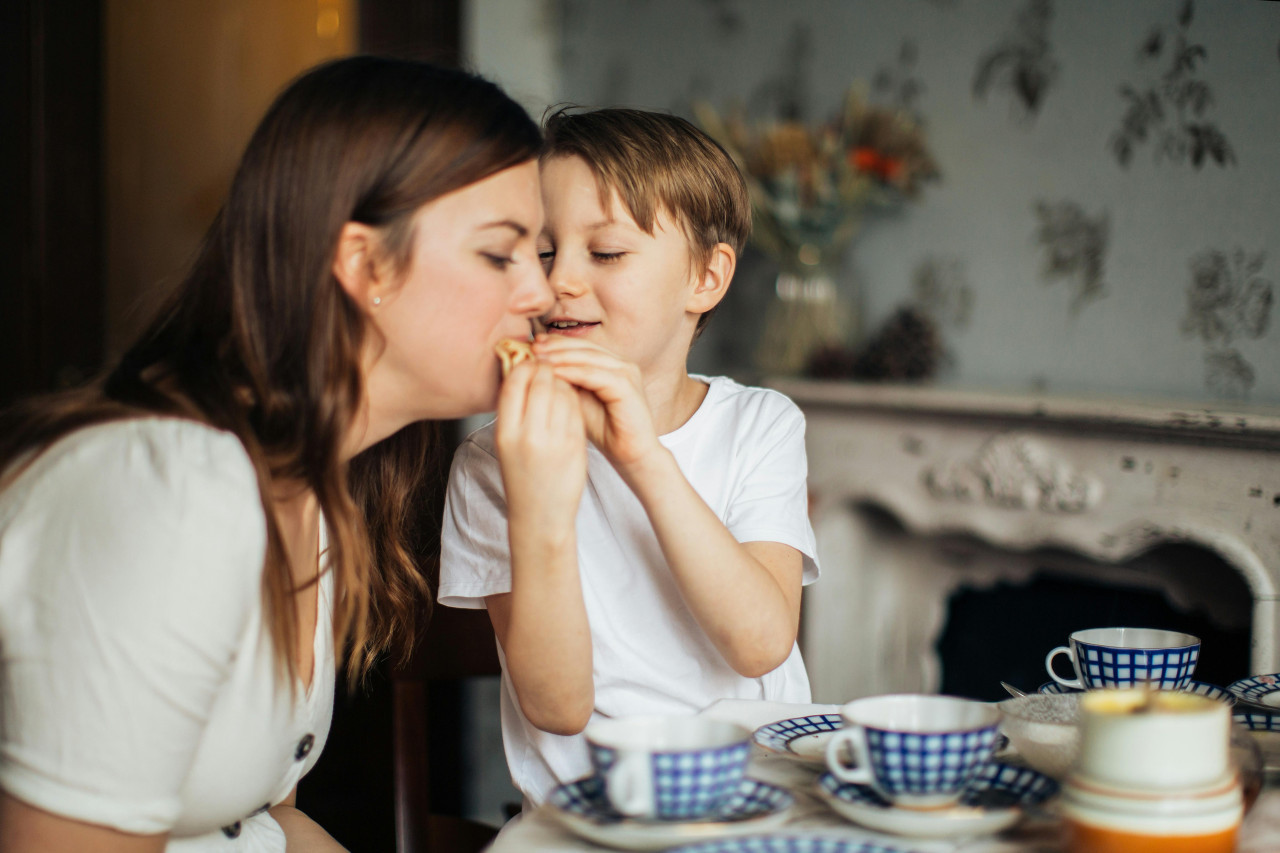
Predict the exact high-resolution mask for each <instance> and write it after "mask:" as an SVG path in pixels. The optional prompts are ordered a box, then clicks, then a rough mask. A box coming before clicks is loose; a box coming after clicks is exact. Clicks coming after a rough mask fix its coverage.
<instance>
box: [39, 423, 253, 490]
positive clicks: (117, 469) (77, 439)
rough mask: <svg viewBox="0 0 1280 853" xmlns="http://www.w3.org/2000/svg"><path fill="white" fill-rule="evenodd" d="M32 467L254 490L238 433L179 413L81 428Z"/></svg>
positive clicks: (250, 466)
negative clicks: (196, 481)
mask: <svg viewBox="0 0 1280 853" xmlns="http://www.w3.org/2000/svg"><path fill="white" fill-rule="evenodd" d="M31 468H32V469H33V470H32V471H31V472H30V473H33V474H34V473H37V472H39V473H43V474H45V475H50V474H57V473H66V472H68V471H69V470H74V471H77V472H80V473H81V474H83V475H86V476H112V477H124V478H126V479H128V480H145V479H154V480H156V481H157V482H158V483H168V484H171V485H177V484H178V483H180V482H181V481H183V480H185V479H187V478H190V477H198V478H202V479H203V478H210V479H212V480H213V481H214V482H222V483H226V484H227V485H240V486H242V487H244V488H247V489H252V490H253V491H255V492H256V491H257V475H256V473H255V472H254V468H253V462H252V461H251V460H250V459H249V454H248V451H246V450H245V447H244V445H243V444H242V443H241V442H240V439H239V438H237V437H236V436H235V435H233V434H232V433H229V432H226V431H224V430H220V429H216V428H214V427H211V426H209V425H208V424H202V423H199V422H197V421H192V420H187V419H183V418H162V417H143V418H128V419H123V420H117V421H109V422H107V423H102V424H94V425H92V426H87V427H82V428H81V429H78V430H75V431H74V432H72V433H69V434H68V435H66V436H63V437H62V438H60V439H59V440H57V441H56V442H54V443H53V444H52V445H50V446H49V447H48V448H47V449H46V450H45V451H44V452H43V453H42V454H40V456H39V457H38V458H37V459H36V460H35V462H34V463H33V464H32V466H31Z"/></svg>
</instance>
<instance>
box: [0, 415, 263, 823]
mask: <svg viewBox="0 0 1280 853" xmlns="http://www.w3.org/2000/svg"><path fill="white" fill-rule="evenodd" d="M83 432H84V433H86V434H88V437H87V438H86V437H85V436H82V435H80V434H73V435H72V436H71V437H69V438H67V439H64V440H63V442H60V443H59V444H55V445H54V446H53V447H52V448H50V449H49V450H48V451H46V453H45V455H44V456H42V457H38V458H37V459H36V460H35V462H33V463H32V466H31V468H29V469H28V470H27V471H26V472H25V473H24V474H23V475H22V476H21V477H19V479H18V480H16V481H15V482H14V483H13V484H12V486H11V487H10V488H11V490H12V491H11V492H10V493H9V494H5V495H2V496H0V498H2V499H0V508H2V510H0V703H2V704H0V732H2V735H0V787H3V788H4V789H5V790H6V791H7V792H8V793H9V794H11V795H12V796H14V797H16V798H17V799H20V800H23V801H24V802H27V803H29V804H31V805H34V806H36V807H38V808H41V809H43V810H45V811H48V812H51V813H54V814H58V815H61V816H64V817H70V818H73V819H76V820H81V821H85V822H88V823H94V824H100V825H105V826H110V827H114V828H116V829H119V830H122V831H125V832H132V833H140V834H149V833H160V832H165V831H168V830H169V829H171V828H172V826H173V824H174V822H175V821H176V820H177V817H178V815H179V812H180V808H181V801H180V792H181V789H182V786H183V782H184V780H185V778H186V776H187V774H188V772H189V770H190V767H191V765H192V762H193V760H194V757H195V753H196V750H197V747H198V745H199V743H200V738H201V735H202V733H203V729H204V727H205V725H206V723H207V721H208V719H209V715H210V711H211V709H212V707H213V705H214V703H215V702H216V701H217V697H218V695H219V689H220V687H221V686H222V685H223V683H224V682H225V679H226V677H227V675H228V673H229V670H230V667H231V665H232V662H233V660H234V657H235V654H236V651H237V649H238V648H239V646H240V642H241V638H242V636H243V634H244V632H245V630H246V629H247V626H248V619H249V615H250V614H251V612H252V610H253V607H254V606H255V604H256V602H257V601H258V600H260V599H259V596H260V595H261V578H262V565H263V557H264V554H265V547H266V546H265V543H266V529H265V521H264V516H263V510H262V504H261V499H260V497H259V491H258V487H257V480H256V477H255V474H254V470H253V467H252V465H251V463H250V462H249V459H248V457H247V455H246V454H245V452H244V448H243V447H242V446H241V444H240V443H239V441H238V440H237V439H236V438H235V437H234V436H231V435H229V434H226V433H220V432H217V431H215V430H212V429H209V428H207V427H203V426H200V425H197V424H191V423H183V422H178V421H155V420H152V421H138V422H124V423H121V424H111V425H107V426H102V427H93V428H90V429H88V430H85V431H83ZM67 445H70V446H69V447H68V446H67Z"/></svg>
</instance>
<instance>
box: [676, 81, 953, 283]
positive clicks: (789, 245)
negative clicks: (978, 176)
mask: <svg viewBox="0 0 1280 853" xmlns="http://www.w3.org/2000/svg"><path fill="white" fill-rule="evenodd" d="M694 110H695V115H696V117H697V119H698V122H699V123H700V124H701V125H702V127H703V129H704V130H706V131H707V132H708V133H709V134H710V135H711V136H712V137H714V138H715V139H716V141H717V142H719V143H720V144H721V145H723V146H724V148H725V149H726V150H727V151H728V152H729V153H730V155H731V156H733V157H734V159H735V160H736V161H737V162H738V165H739V167H740V168H741V169H742V171H743V174H744V175H745V177H746V179H747V185H748V188H749V189H750V192H751V200H752V203H753V205H754V207H755V214H756V216H755V229H754V234H753V236H752V239H753V241H754V242H755V244H756V245H757V246H758V247H759V248H760V249H761V250H763V251H764V252H766V253H767V254H769V255H771V256H772V257H773V258H774V259H775V260H777V262H778V264H779V265H780V266H781V267H782V268H783V269H784V270H785V271H788V272H792V273H796V274H802V273H804V272H805V271H806V269H805V268H807V267H808V268H811V267H815V266H827V265H831V264H835V263H839V257H840V255H841V254H842V253H843V252H844V250H845V248H847V246H848V244H849V241H850V240H852V238H853V237H854V235H855V234H856V233H857V231H858V227H859V225H860V223H861V219H862V215H863V213H864V212H865V211H866V210H867V209H868V208H871V207H877V206H878V207H892V206H894V205H896V204H899V203H900V202H902V201H904V200H907V199H912V198H915V197H916V196H918V195H919V193H920V189H921V186H922V184H924V182H926V181H928V180H931V179H933V178H936V177H937V176H938V167H937V164H936V163H935V161H934V159H933V155H932V154H930V152H929V149H928V146H927V145H926V144H925V139H924V132H923V130H922V128H921V126H920V124H919V123H918V122H917V121H916V120H914V119H913V118H912V117H911V116H910V115H908V114H907V113H906V112H904V111H902V110H897V109H891V108H887V107H879V106H872V105H869V104H867V103H866V101H865V99H864V98H863V97H862V96H861V95H860V94H859V92H858V89H857V88H856V87H852V88H850V90H849V92H848V94H847V95H846V97H845V99H844V104H843V107H842V109H841V110H840V112H839V114H838V115H837V116H835V117H834V118H832V119H830V120H828V121H824V122H821V123H819V124H804V123H801V122H799V121H794V120H785V121H779V120H773V121H765V122H755V123H753V122H750V121H748V119H747V118H746V116H744V115H743V114H742V113H741V111H736V112H731V113H729V114H728V115H727V116H724V117H722V116H721V115H720V114H719V113H717V112H716V111H715V110H714V109H713V108H712V107H711V106H709V105H708V104H705V103H701V104H697V105H695V107H694Z"/></svg>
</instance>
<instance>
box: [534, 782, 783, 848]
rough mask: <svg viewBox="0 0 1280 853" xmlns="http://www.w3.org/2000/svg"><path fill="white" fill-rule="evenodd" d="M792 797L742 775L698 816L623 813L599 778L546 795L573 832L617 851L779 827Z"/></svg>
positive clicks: (686, 842) (562, 822)
mask: <svg viewBox="0 0 1280 853" xmlns="http://www.w3.org/2000/svg"><path fill="white" fill-rule="evenodd" d="M794 802H795V798H794V797H793V796H791V794H789V793H788V792H787V791H785V790H783V789H782V788H779V787H777V786H776V785H770V784H769V783H768V782H762V781H760V780H759V779H751V778H746V779H743V780H742V785H741V786H740V787H739V788H738V792H737V793H736V794H734V796H733V798H732V799H730V800H729V801H728V802H727V803H726V804H725V805H724V806H722V807H721V808H720V809H718V810H717V811H716V812H715V814H714V815H712V816H710V817H707V818H704V819H702V820H690V821H663V820H637V819H633V818H627V817H623V816H622V815H620V814H618V813H617V812H616V811H614V810H613V807H612V806H610V805H609V801H608V800H607V799H605V796H604V783H603V782H601V780H600V779H599V777H596V776H587V777H585V778H583V779H579V780H577V781H576V782H569V783H568V784H565V785H560V786H559V787H557V788H556V789H555V790H554V791H552V792H551V795H550V796H549V797H548V798H547V803H548V805H549V806H550V807H551V813H552V814H553V815H555V817H556V819H557V820H559V821H560V823H561V824H562V825H564V827H565V828H566V829H568V830H569V831H570V832H572V833H573V834H574V835H577V836H578V837H579V838H584V839H586V840H587V841H591V842H594V843H596V844H601V845H604V846H605V847H614V848H617V849H619V850H664V849H666V848H668V847H673V846H675V845H677V844H689V843H691V842H695V841H705V840H708V839H713V838H725V837H729V836H737V835H747V834H750V833H758V832H764V831H765V830H768V829H773V828H774V827H777V826H780V825H781V824H782V823H783V822H785V821H786V819H787V817H788V816H789V814H790V811H791V806H792V804H793V803H794Z"/></svg>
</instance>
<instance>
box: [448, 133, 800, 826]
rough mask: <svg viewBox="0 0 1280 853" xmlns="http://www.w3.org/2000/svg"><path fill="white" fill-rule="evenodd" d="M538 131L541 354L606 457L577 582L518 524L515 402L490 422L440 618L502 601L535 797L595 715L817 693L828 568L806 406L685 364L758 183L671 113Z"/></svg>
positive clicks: (511, 703)
mask: <svg viewBox="0 0 1280 853" xmlns="http://www.w3.org/2000/svg"><path fill="white" fill-rule="evenodd" d="M546 131H547V143H546V149H545V153H544V154H543V158H542V192H543V203H544V207H545V212H546V224H545V227H544V233H543V237H542V239H541V241H540V243H539V254H540V255H541V256H542V259H543V266H544V268H545V269H546V270H547V275H548V280H549V282H550V284H551V287H552V289H553V290H554V291H555V294H556V297H557V303H556V306H555V308H554V309H553V310H552V314H551V315H550V316H548V317H547V318H545V320H546V326H547V334H545V335H539V336H538V338H537V339H536V341H535V343H534V346H533V349H534V353H535V355H536V357H537V364H539V365H547V364H550V365H552V366H553V367H554V375H555V377H556V380H557V381H558V382H567V383H569V384H570V385H572V386H574V387H575V388H576V389H577V393H578V398H579V401H580V413H581V414H580V417H581V419H582V421H583V422H584V424H585V430H586V436H587V438H588V439H589V440H590V442H591V446H590V447H589V449H588V451H587V461H586V487H585V489H583V490H582V494H581V500H580V503H579V504H578V505H577V508H576V512H577V515H576V544H573V543H571V544H570V546H569V549H568V550H569V553H570V558H569V564H568V566H567V569H566V566H565V565H563V563H564V561H562V560H558V559H551V558H547V559H542V560H540V559H539V555H538V554H536V553H529V551H530V550H531V548H530V547H529V546H528V545H527V544H526V543H528V542H529V541H530V539H529V536H527V535H526V534H525V533H523V532H519V533H518V532H517V530H516V523H517V522H516V521H515V520H514V519H506V517H505V513H506V509H507V506H506V496H505V495H504V492H503V488H502V478H501V471H500V463H499V459H500V457H502V455H503V454H502V450H501V447H502V440H503V438H502V431H503V423H504V421H503V418H504V413H503V409H502V405H503V404H502V403H501V402H500V404H499V415H498V422H497V431H498V433H499V438H498V439H497V440H496V441H495V425H494V424H490V425H489V426H487V427H485V428H483V429H481V430H479V431H477V432H476V433H474V434H473V435H471V436H470V437H469V438H468V439H467V440H466V441H465V442H464V443H463V445H462V446H461V448H459V450H458V453H457V456H456V457H455V459H454V463H453V471H452V473H451V476H450V484H449V493H448V499H447V503H446V508H445V521H444V533H443V543H442V555H441V568H440V602H441V603H442V604H446V605H449V606H453V607H471V608H479V607H485V608H487V609H488V610H489V614H490V618H491V620H492V622H493V625H494V630H495V633H496V634H497V637H498V642H499V651H500V653H501V655H502V660H503V679H502V730H503V740H504V746H505V749H506V754H507V762H508V766H509V768H510V771H511V776H512V780H513V782H514V783H515V785H516V787H517V788H519V790H520V791H521V792H522V793H523V794H524V796H525V800H526V805H530V804H533V805H536V804H538V803H540V802H541V801H542V800H543V799H544V798H545V797H546V795H547V794H548V793H549V792H550V791H551V790H552V789H553V788H554V787H555V785H556V784H558V783H563V782H567V781H571V780H573V779H576V778H579V777H581V776H584V775H587V774H588V773H590V770H591V767H590V762H589V760H588V758H587V751H586V746H585V743H584V741H583V739H582V736H581V734H580V732H581V731H582V729H583V728H584V727H585V725H586V724H587V722H588V721H589V720H590V719H591V718H593V717H615V716H626V715H633V714H693V713H696V712H698V711H699V710H701V709H702V708H705V707H706V706H708V705H710V704H711V703H713V702H715V701H716V700H718V699H723V698H744V699H766V700H773V701H783V702H807V701H809V700H810V695H809V681H808V677H807V675H806V674H805V670H804V663H803V662H802V661H801V659H800V653H799V649H798V648H797V647H796V643H795V640H796V634H797V630H798V625H799V618H800V590H801V586H802V584H807V583H811V582H813V581H814V580H816V579H817V576H818V566H817V563H816V560H815V547H814V539H813V531H812V529H811V527H810V524H809V521H808V516H807V494H806V461H805V451H804V419H803V416H802V415H801V413H800V411H799V410H798V409H797V408H796V407H795V405H794V404H793V403H791V401H790V400H788V399H787V398H786V397H784V396H783V395H781V394H779V393H777V392H774V391H770V390H765V389H761V388H747V387H743V386H741V385H738V384H737V383H735V382H733V381H732V380H730V379H727V378H724V377H717V378H706V377H702V376H696V375H690V374H689V373H688V372H687V370H686V360H687V357H688V352H689V349H690V347H691V346H692V344H693V340H694V338H695V337H697V335H698V333H699V332H700V331H701V329H702V327H703V326H704V325H705V323H706V321H707V319H708V317H709V316H710V314H711V312H712V310H713V309H714V308H715V307H716V305H717V304H718V303H719V302H720V300H721V299H722V298H723V297H724V295H725V292H726V290H727V289H728V287H729V282H730V279H731V278H732V277H733V272H734V267H735V264H736V261H737V257H738V254H739V253H740V252H741V251H742V248H743V245H744V243H745V242H746V239H747V236H748V235H749V233H750V228H751V211H750V202H749V199H748V196H747V189H746V185H745V183H744V182H743V179H742V176H741V175H740V174H739V172H738V170H737V168H736V167H735V166H734V164H733V162H732V160H731V159H730V158H729V157H728V156H727V155H726V154H725V152H724V151H723V150H722V149H721V148H720V147H719V146H718V145H716V144H715V143H714V142H713V141H711V140H710V139H709V138H708V137H707V136H706V135H704V134H703V133H702V132H701V131H699V130H697V129H696V128H695V127H693V126H692V125H691V124H689V123H688V122H686V121H684V120H682V119H679V118H675V117H673V116H668V115H661V114H657V113H648V112H640V111H636V110H622V109H609V110H597V111H593V112H586V113H577V114H572V113H568V112H564V111H562V112H560V113H557V114H556V115H554V116H552V117H551V119H550V120H549V121H548V123H547V128H546ZM535 381H536V380H535ZM527 408H532V404H530V405H529V407H527ZM539 413H541V410H539ZM531 428H532V427H531ZM508 434H509V432H508ZM507 464H509V463H508V460H507V459H506V458H503V459H502V462H501V465H507ZM565 475H566V476H569V477H572V476H575V474H574V472H569V471H566V472H565ZM548 485H549V486H550V483H548ZM522 500H523V501H524V505H526V506H527V505H528V499H527V497H523V496H522ZM549 500H551V499H550V498H549ZM528 515H529V512H528V511H527V510H522V514H521V519H520V522H519V523H520V524H521V525H528V522H527V521H526V519H527V516H528ZM570 518H572V516H570ZM507 521H510V523H511V530H510V539H508V528H507ZM525 529H526V527H521V531H523V530H525ZM535 550H536V549H535ZM575 563H576V565H575Z"/></svg>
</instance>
